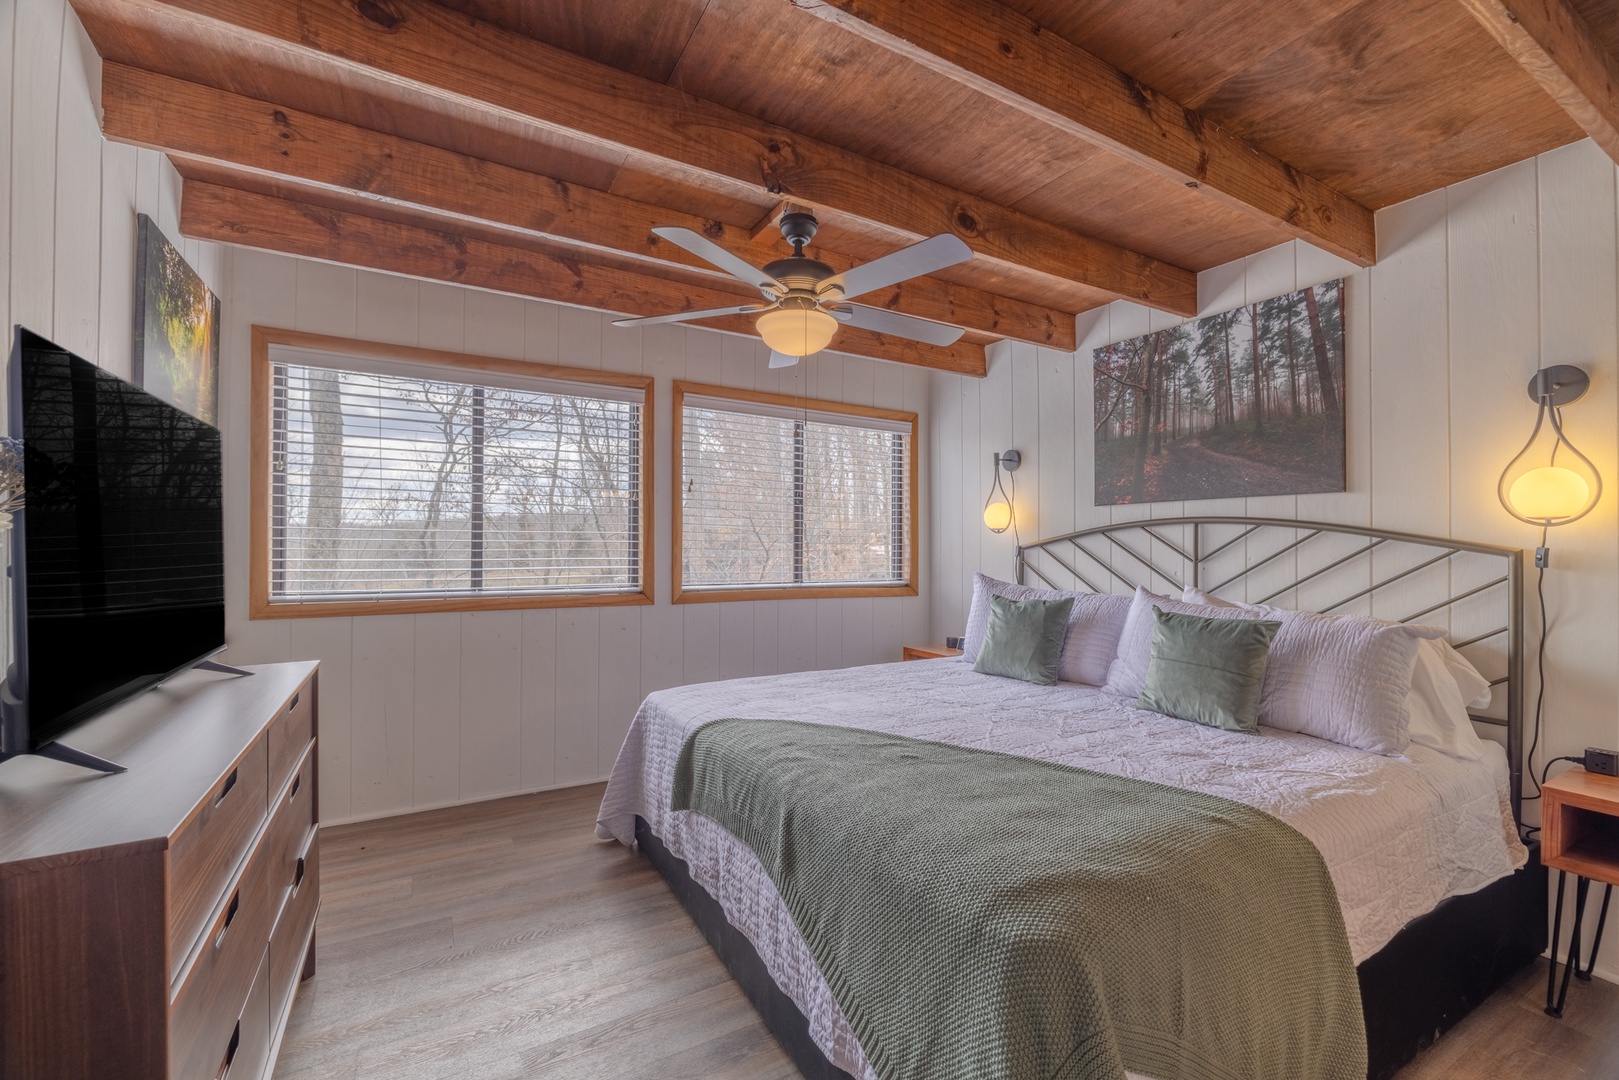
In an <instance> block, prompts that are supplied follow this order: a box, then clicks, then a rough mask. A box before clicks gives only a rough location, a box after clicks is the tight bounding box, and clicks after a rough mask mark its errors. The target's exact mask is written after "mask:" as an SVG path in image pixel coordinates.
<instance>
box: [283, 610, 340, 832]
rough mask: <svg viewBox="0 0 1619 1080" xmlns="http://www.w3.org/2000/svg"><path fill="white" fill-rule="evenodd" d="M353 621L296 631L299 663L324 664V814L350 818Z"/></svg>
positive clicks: (318, 623)
mask: <svg viewBox="0 0 1619 1080" xmlns="http://www.w3.org/2000/svg"><path fill="white" fill-rule="evenodd" d="M354 622H355V620H353V619H301V620H299V623H298V626H297V628H296V629H295V630H294V631H293V638H292V645H293V652H294V656H295V657H296V658H306V657H307V658H315V657H318V658H319V659H320V810H321V814H322V816H323V817H325V816H329V817H332V818H336V819H342V818H346V817H348V816H349V815H350V814H351V813H352V812H353V811H352V809H351V800H352V794H351V793H352V791H353V782H354V776H353V771H352V769H353V760H354V752H353V729H352V716H353V703H354V625H353V624H354Z"/></svg>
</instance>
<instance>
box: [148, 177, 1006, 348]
mask: <svg viewBox="0 0 1619 1080" xmlns="http://www.w3.org/2000/svg"><path fill="white" fill-rule="evenodd" d="M180 232H181V233H182V234H184V235H186V236H189V237H194V238H196V239H199V240H213V241H218V242H221V243H227V244H240V245H242V246H244V247H252V248H262V249H264V250H267V251H276V252H280V253H281V254H284V255H294V256H298V257H301V258H309V259H322V260H325V261H326V262H334V263H343V264H345V265H349V266H358V267H363V268H369V269H374V270H384V271H388V272H390V273H395V274H405V275H408V276H410V277H417V278H427V279H429V280H433V281H446V282H449V283H451V284H455V285H468V286H472V287H473V288H479V289H490V290H493V291H495V292H504V293H511V294H513V295H516V296H528V297H533V298H535V299H539V300H551V301H555V302H558V303H564V304H575V305H578V306H581V307H589V308H598V309H601V310H603V311H612V312H618V313H621V314H625V315H662V314H665V313H667V312H672V311H699V310H702V309H705V308H713V307H728V306H732V305H735V304H741V303H747V302H748V301H749V300H750V299H755V298H757V294H756V293H755V294H752V295H751V296H750V295H749V294H748V293H747V292H746V291H745V289H744V290H740V291H730V290H721V289H710V288H705V287H701V286H693V285H690V284H687V283H683V282H679V281H673V280H670V279H669V278H666V277H659V276H656V275H653V274H642V273H637V272H635V271H632V270H627V269H624V268H622V267H617V266H611V265H602V264H597V263H591V262H586V261H583V260H581V259H579V258H577V257H575V255H574V253H571V252H556V251H548V250H545V249H544V248H542V247H539V246H519V245H517V244H507V243H501V242H497V241H493V240H489V239H485V238H483V237H479V236H472V235H465V234H461V233H457V232H455V231H453V230H446V229H432V228H426V227H423V226H421V225H414V224H407V223H404V222H399V221H390V220H386V219H384V218H380V217H369V216H366V215H364V214H357V213H352V212H349V211H343V210H333V209H330V208H328V207H323V206H317V205H314V204H311V203H303V202H298V201H295V200H291V199H282V198H276V197H275V196H271V195H264V194H260V193H256V192H249V191H243V190H239V189H235V188H229V187H224V186H221V185H218V184H208V183H200V182H197V181H195V180H188V181H187V182H186V184H185V187H184V189H183V191H182V194H181V199H180ZM692 325H694V326H708V327H712V328H714V329H717V330H727V331H732V332H735V333H740V334H746V335H749V336H752V337H757V336H758V335H757V333H756V331H755V330H754V328H753V323H752V321H751V317H749V316H733V317H731V318H727V319H711V320H705V321H704V322H702V323H693V324H692ZM833 349H834V350H835V351H837V352H841V353H852V354H855V355H858V356H867V357H871V358H872V359H876V360H892V361H895V362H897V363H902V364H913V365H916V366H919V367H927V368H933V369H936V370H939V371H950V372H955V373H958V374H962V375H974V376H978V377H980V378H981V377H983V375H984V373H985V370H986V368H985V358H984V349H983V346H981V345H976V344H972V343H969V342H958V343H957V344H955V345H952V346H949V347H947V348H940V347H937V346H933V345H923V344H921V343H919V342H912V341H904V340H900V339H896V338H891V337H884V336H882V335H880V334H873V333H871V332H869V331H865V330H857V329H854V328H852V327H841V328H839V330H838V335H837V338H836V339H835V341H834V345H833Z"/></svg>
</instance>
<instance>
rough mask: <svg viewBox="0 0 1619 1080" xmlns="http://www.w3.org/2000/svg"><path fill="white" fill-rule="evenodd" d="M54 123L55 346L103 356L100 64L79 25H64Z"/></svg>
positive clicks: (75, 22) (67, 20)
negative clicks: (99, 349) (100, 333)
mask: <svg viewBox="0 0 1619 1080" xmlns="http://www.w3.org/2000/svg"><path fill="white" fill-rule="evenodd" d="M61 51H62V60H61V65H62V66H61V73H60V76H59V79H60V89H59V97H58V102H57V112H56V123H57V135H56V222H55V225H56V237H55V247H56V281H55V291H56V296H55V300H54V302H53V307H54V309H55V327H54V332H53V333H52V335H51V336H52V339H53V340H54V341H55V342H56V343H57V344H58V345H61V346H63V347H65V348H68V349H72V350H73V351H74V352H76V353H79V354H80V355H81V356H96V355H98V345H99V344H100V342H99V334H98V330H99V326H100V321H101V296H100V285H101V231H102V229H101V139H100V134H101V124H100V121H99V119H98V118H97V116H96V105H97V104H98V103H99V101H100V100H101V91H100V86H101V60H100V58H99V57H98V56H97V55H96V51H95V47H94V46H93V45H91V44H90V37H89V35H88V34H86V33H85V32H84V27H83V26H82V25H81V24H80V23H79V20H78V19H77V18H71V17H70V18H65V19H64V20H63V23H62V46H61Z"/></svg>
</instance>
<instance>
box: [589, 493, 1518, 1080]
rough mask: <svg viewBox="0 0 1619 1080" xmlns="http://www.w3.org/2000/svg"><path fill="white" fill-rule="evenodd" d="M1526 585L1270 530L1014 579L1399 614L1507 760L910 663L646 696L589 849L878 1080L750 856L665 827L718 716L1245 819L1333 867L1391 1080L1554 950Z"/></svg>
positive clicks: (1046, 549)
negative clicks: (642, 882)
mask: <svg viewBox="0 0 1619 1080" xmlns="http://www.w3.org/2000/svg"><path fill="white" fill-rule="evenodd" d="M1518 575H1519V553H1518V552H1516V551H1512V550H1507V549H1499V548H1492V547H1488V546H1485V545H1471V544H1461V543H1457V542H1454V541H1450V540H1442V539H1436V538H1423V537H1411V536H1406V535H1403V534H1391V533H1382V532H1372V531H1368V530H1359V529H1351V528H1343V527H1336V526H1326V525H1314V524H1307V523H1300V522H1288V521H1272V520H1259V519H1234V518H1204V519H1168V520H1161V521H1156V522H1145V523H1136V524H1133V525H1126V526H1109V527H1107V528H1104V529H1098V530H1088V531H1085V532H1080V533H1075V534H1070V535H1066V536H1062V537H1056V538H1052V539H1050V540H1045V541H1040V542H1037V543H1034V544H1029V545H1025V546H1023V547H1021V548H1020V549H1019V551H1018V577H1019V579H1020V580H1026V579H1035V580H1038V581H1039V582H1040V583H1041V584H1044V585H1048V586H1050V587H1052V588H1075V587H1077V588H1080V589H1084V590H1089V591H1095V592H1104V591H1123V590H1125V589H1129V590H1133V589H1134V588H1135V586H1136V585H1143V586H1145V587H1149V588H1151V587H1157V588H1159V589H1163V590H1165V591H1169V590H1178V589H1180V588H1182V587H1184V586H1186V585H1197V586H1201V587H1204V588H1207V589H1209V590H1210V591H1211V592H1219V593H1221V594H1222V595H1225V596H1228V597H1235V598H1237V599H1244V598H1246V599H1249V600H1265V601H1268V602H1272V603H1280V604H1283V605H1284V606H1296V607H1299V608H1305V609H1308V610H1337V611H1354V610H1360V611H1364V612H1366V613H1376V614H1379V615H1384V612H1385V611H1387V610H1388V606H1389V605H1390V604H1393V605H1395V606H1396V607H1399V608H1400V609H1401V610H1400V613H1399V615H1398V616H1395V618H1397V619H1399V618H1401V617H1403V618H1408V619H1421V620H1422V621H1424V622H1434V621H1443V622H1445V623H1448V624H1449V628H1450V631H1451V633H1450V637H1451V640H1452V642H1453V644H1456V645H1458V646H1459V647H1460V648H1462V649H1464V650H1467V651H1468V653H1469V656H1470V658H1471V659H1472V660H1473V661H1474V663H1475V665H1476V666H1478V667H1479V668H1480V669H1481V670H1485V671H1486V672H1487V673H1489V672H1490V671H1499V672H1500V673H1501V674H1500V675H1499V676H1498V677H1496V678H1494V679H1492V681H1493V682H1494V683H1495V684H1496V686H1497V693H1496V695H1495V702H1494V703H1493V704H1495V705H1497V706H1498V708H1492V709H1491V710H1489V712H1494V713H1499V714H1500V715H1499V716H1498V717H1496V716H1488V715H1486V716H1483V717H1482V719H1481V722H1483V723H1485V724H1491V723H1494V724H1495V725H1496V726H1497V727H1499V729H1500V730H1501V731H1502V732H1503V733H1504V734H1505V736H1506V738H1505V739H1504V740H1503V742H1504V744H1505V745H1500V744H1498V743H1496V742H1493V741H1492V742H1488V743H1486V749H1487V752H1486V753H1485V754H1484V755H1483V756H1482V757H1481V758H1480V759H1479V760H1475V761H1467V760H1458V759H1456V758H1454V757H1450V756H1447V755H1445V754H1442V753H1439V752H1438V751H1436V750H1432V749H1429V748H1427V747H1424V746H1415V745H1414V746H1412V747H1411V748H1410V749H1409V750H1408V751H1407V753H1405V754H1404V755H1400V756H1397V757H1386V756H1380V755H1376V754H1370V753H1367V752H1365V751H1361V750H1356V749H1352V748H1349V747H1345V746H1340V745H1337V744H1335V743H1330V742H1326V741H1324V740H1322V739H1317V738H1313V737H1311V736H1309V735H1303V734H1297V733H1291V732H1283V731H1276V730H1271V729H1261V734H1260V735H1259V736H1257V737H1255V736H1249V735H1240V734H1234V733H1230V732H1223V731H1219V730H1215V729H1211V728H1206V727H1201V726H1198V725H1194V724H1188V723H1186V722H1184V721H1180V720H1175V719H1172V718H1168V717H1163V716H1159V715H1157V714H1155V713H1150V712H1146V711H1143V710H1138V709H1135V708H1133V707H1132V706H1131V705H1130V704H1128V703H1127V702H1126V701H1124V700H1122V699H1120V698H1117V697H1113V696H1110V695H1108V694H1106V693H1104V692H1103V691H1101V690H1099V689H1097V688H1095V687H1090V686H1085V685H1080V684H1073V683H1060V684H1058V685H1056V686H1050V687H1042V686H1035V685H1031V684H1028V683H1022V682H1018V681H1015V680H1007V679H998V678H994V677H992V676H986V675H980V674H977V673H975V672H973V671H972V670H971V668H970V666H969V665H966V664H964V663H961V662H959V661H955V660H948V659H947V660H933V661H920V662H917V661H913V662H909V663H904V664H884V665H876V666H871V667H864V668H854V669H846V670H843V671H835V672H806V673H798V674H791V675H782V676H770V677H763V678H754V679H740V680H732V681H728V682H722V683H710V684H702V685H697V686H688V687H680V688H675V689H671V690H666V691H661V692H659V693H656V694H653V695H651V696H650V697H649V698H648V699H647V700H646V702H645V703H644V704H643V706H642V708H641V709H640V711H639V713H638V714H637V716H636V718H635V721H634V723H633V725H632V728H631V731H630V733H629V736H628V738H627V739H626V742H625V745H624V749H623V750H622V751H621V753H620V755H619V758H618V760H617V762H616V763H615V766H614V770H613V774H612V778H611V780H610V782H609V786H608V790H607V793H606V796H605V797H604V801H603V804H602V809H601V813H600V815H599V824H598V834H599V835H601V836H602V837H603V838H612V839H616V840H618V841H620V842H622V843H625V844H630V845H638V846H639V847H640V848H641V849H642V850H643V851H645V852H646V853H647V855H648V857H649V858H651V859H652V861H653V862H654V864H655V865H657V867H658V869H659V870H660V872H661V873H662V874H663V875H664V876H665V878H666V879H668V880H669V881H670V884H671V886H672V887H673V888H674V890H675V892H676V894H677V895H679V896H680V898H681V900H682V902H683V903H684V904H685V905H686V907H687V909H688V910H689V911H691V913H692V914H693V916H694V918H695V919H696V920H697V922H698V924H699V925H700V926H701V927H702V929H703V930H704V933H705V935H707V937H708V938H709V940H710V942H711V943H712V944H714V946H715V948H716V950H717V951H718V952H719V953H720V955H721V957H722V958H723V959H725V960H726V962H727V964H728V966H729V967H730V969H731V970H732V972H733V974H735V975H736V976H737V978H738V980H739V982H741V983H742V985H743V987H744V989H745V990H746V991H747V992H748V994H749V996H750V998H751V999H752V1000H753V1001H754V1003H755V1005H756V1006H757V1007H758V1008H759V1009H760V1012H761V1014H762V1015H763V1016H764V1017H765V1019H766V1021H767V1022H768V1023H769V1024H770V1026H771V1027H772V1029H773V1031H775V1033H776V1034H777V1036H778V1038H779V1039H781V1041H782V1043H783V1045H784V1046H785V1047H786V1048H787V1049H788V1051H789V1052H790V1053H791V1054H792V1056H793V1057H794V1060H795V1061H796V1062H797V1064H798V1065H799V1067H800V1068H801V1069H802V1070H803V1071H804V1072H805V1074H806V1075H807V1076H811V1077H817V1076H821V1077H831V1078H836V1077H841V1076H849V1077H855V1078H859V1080H865V1078H867V1077H875V1075H876V1074H875V1072H874V1070H873V1069H872V1067H871V1065H870V1063H869V1062H868V1060H867V1057H866V1055H865V1054H864V1052H863V1050H862V1047H861V1046H860V1043H859V1040H858V1039H857V1038H856V1037H855V1036H854V1034H853V1032H852V1030H851V1029H850V1026H849V1024H848V1022H847V1020H846V1019H845V1017H844V1016H843V1014H842V1012H841V1011H840V1010H839V1007H838V1005H837V1002H836V1001H835V1000H834V998H833V995H832V992H831V990H830V989H829V988H828V986H827V983H826V980H825V979H824V978H823V977H822V975H821V972H820V970H819V968H818V967H817V965H816V963H815V961H814V959H813V958H812V957H811V954H810V951H809V949H808V948H807V946H806V945H805V943H804V941H803V939H802V937H800V936H799V934H798V932H797V929H796V927H795V925H794V922H793V919H792V917H791V915H790V914H789V913H788V911H787V908H786V906H785V905H784V904H783V902H782V899H781V897H780V895H779V894H778V893H777V891H776V889H775V886H774V885H773V884H772V881H771V878H770V877H769V875H768V874H767V873H766V872H765V871H764V869H763V867H761V865H760V864H759V862H758V860H757V858H755V856H754V854H753V852H752V851H751V850H750V849H749V848H748V847H747V846H746V845H744V844H743V843H742V842H740V841H738V840H737V839H735V838H734V837H732V835H731V834H730V833H729V832H727V831H726V830H725V829H723V828H721V827H720V826H718V825H717V824H715V823H714V822H712V821H710V820H708V819H707V818H705V817H702V816H701V815H697V814H693V813H684V812H674V811H670V810H669V809H668V806H669V793H670V788H671V785H672V783H673V776H674V770H675V764H676V760H677V758H678V756H679V754H680V751H681V747H682V746H683V745H684V744H685V742H686V739H687V736H688V735H689V734H690V732H692V731H693V730H695V729H696V728H698V727H701V726H702V725H703V724H705V723H707V722H708V721H711V720H716V719H721V718H726V717H750V718H756V719H777V720H810V721H813V722H815V723H817V724H824V725H833V726H847V727H856V728H862V727H863V728H880V730H882V731H885V732H891V733H894V734H897V735H903V736H908V737H913V738H919V739H925V740H929V741H933V742H942V743H948V744H953V745H957V746H964V747H971V748H976V749H984V750H994V751H1000V752H1004V753H1009V754H1016V755H1021V756H1024V757H1031V758H1036V759H1040V760H1044V761H1051V762H1057V763H1061V764H1068V765H1075V766H1080V767H1083V768H1085V769H1089V770H1094V771H1096V772H1101V773H1108V774H1112V775H1117V776H1123V777H1130V778H1134V779H1140V780H1148V781H1156V782H1158V783H1162V784H1167V785H1171V786H1173V787H1176V788H1180V789H1185V790H1187V791H1195V792H1204V793H1207V794H1210V795H1215V796H1220V797H1222V798H1226V799H1230V800H1233V801H1235V802H1238V803H1243V804H1246V805H1248V806H1252V807H1255V808H1257V809H1259V810H1262V811H1264V812H1266V813H1267V814H1270V815H1272V816H1274V817H1276V818H1278V819H1280V820H1282V821H1284V822H1286V823H1288V824H1289V825H1291V826H1293V827H1294V828H1295V829H1297V830H1298V831H1299V832H1300V833H1302V834H1303V835H1304V836H1306V837H1307V838H1308V839H1309V840H1310V841H1311V842H1312V843H1313V844H1314V845H1315V846H1316V848H1317V849H1318V850H1319V851H1320V853H1321V855H1322V856H1323V858H1324V859H1325V862H1326V865H1327V868H1328V870H1329V871H1330V873H1331V877H1332V885H1333V888H1334V890H1335V891H1336V894H1337V899H1338V902H1339V905H1340V907H1341V910H1342V914H1343V919H1344V925H1345V928H1346V930H1347V931H1348V936H1349V943H1350V948H1351V951H1352V953H1353V958H1354V962H1355V964H1356V965H1357V974H1358V976H1359V981H1360V989H1361V998H1362V1002H1363V1008H1364V1012H1365V1017H1366V1024H1367V1038H1368V1044H1369V1050H1370V1055H1369V1056H1370V1068H1369V1075H1371V1076H1373V1077H1384V1076H1387V1075H1390V1074H1391V1073H1392V1072H1393V1071H1394V1070H1395V1069H1397V1068H1398V1067H1399V1065H1400V1064H1402V1063H1403V1062H1404V1061H1406V1060H1408V1059H1409V1057H1410V1056H1411V1055H1412V1054H1414V1053H1415V1052H1416V1050H1417V1049H1419V1048H1420V1047H1421V1046H1422V1045H1424V1044H1425V1043H1426V1042H1428V1041H1431V1040H1432V1039H1433V1038H1434V1037H1436V1035H1437V1034H1438V1033H1439V1032H1440V1031H1442V1030H1443V1029H1444V1028H1446V1027H1448V1026H1450V1025H1451V1024H1453V1023H1454V1022H1455V1021H1456V1020H1457V1019H1459V1018H1460V1016H1461V1015H1464V1014H1465V1012H1466V1011H1467V1010H1468V1009H1470V1008H1471V1007H1472V1006H1473V1005H1475V1004H1477V1003H1478V1001H1480V1000H1482V998H1483V997H1485V996H1487V995H1488V993H1490V992H1491V991H1493V990H1494V989H1495V988H1496V987H1497V986H1498V985H1499V984H1500V983H1501V982H1503V981H1504V980H1505V979H1506V978H1507V977H1509V976H1510V974H1511V973H1512V972H1513V971H1514V970H1515V969H1516V968H1518V967H1519V966H1521V965H1522V964H1523V963H1525V962H1527V961H1529V960H1530V959H1532V958H1533V957H1534V956H1536V955H1538V954H1539V953H1540V952H1541V950H1542V949H1543V948H1544V937H1545V911H1544V909H1545V896H1546V891H1545V887H1544V875H1543V873H1542V872H1540V871H1539V868H1538V864H1537V860H1536V858H1535V852H1534V851H1533V850H1532V849H1525V847H1524V846H1523V845H1522V844H1521V843H1520V842H1519V835H1518V833H1519V830H1518V825H1517V818H1518V807H1519V803H1518V795H1519V789H1518V784H1519V769H1518V768H1517V767H1516V765H1515V763H1516V762H1517V761H1518V760H1519V756H1520V753H1521V702H1520V700H1519V695H1520V694H1521V686H1520V680H1519V677H1518V676H1519V671H1520V666H1521V657H1520V655H1519V652H1520V636H1521V631H1520V628H1519V619H1520V617H1521V615H1520V611H1519V606H1518V600H1517V593H1518V589H1517V586H1518ZM1098 586H1101V587H1098ZM1289 601H1291V603H1290V604H1289V603H1288V602H1289ZM1384 617H1388V616H1386V615H1385V616H1384Z"/></svg>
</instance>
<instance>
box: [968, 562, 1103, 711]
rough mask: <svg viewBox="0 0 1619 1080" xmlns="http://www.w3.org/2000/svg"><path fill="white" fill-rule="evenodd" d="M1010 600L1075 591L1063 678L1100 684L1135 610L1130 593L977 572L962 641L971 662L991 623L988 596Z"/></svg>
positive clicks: (1048, 597)
mask: <svg viewBox="0 0 1619 1080" xmlns="http://www.w3.org/2000/svg"><path fill="white" fill-rule="evenodd" d="M992 596H1004V597H1006V598H1007V599H1008V600H1063V599H1067V598H1070V597H1072V598H1073V601H1074V608H1073V611H1072V612H1070V614H1069V616H1068V636H1067V638H1065V639H1064V641H1063V646H1062V659H1061V660H1060V661H1059V662H1058V665H1057V678H1058V679H1060V680H1062V681H1063V682H1077V683H1088V684H1090V685H1091V686H1100V685H1102V683H1104V682H1106V681H1107V671H1108V664H1109V663H1111V662H1112V660H1113V657H1114V654H1116V653H1117V652H1118V649H1119V632H1120V631H1121V630H1123V629H1124V617H1125V615H1126V614H1128V613H1129V611H1130V598H1129V597H1128V596H1113V595H1111V594H1108V593H1082V592H1059V591H1057V590H1054V589H1037V588H1034V587H1033V586H1032V585H1017V584H1014V583H1012V582H1010V581H999V580H997V579H995V578H992V577H990V576H989V575H987V574H974V575H973V602H972V607H971V608H970V609H969V610H968V612H967V636H966V639H965V640H964V641H963V642H962V643H961V658H962V659H963V660H965V661H966V662H967V663H969V664H971V663H974V662H976V661H977V659H978V650H979V649H981V648H983V646H984V634H985V632H986V631H987V630H988V628H989V598H990V597H992Z"/></svg>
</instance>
